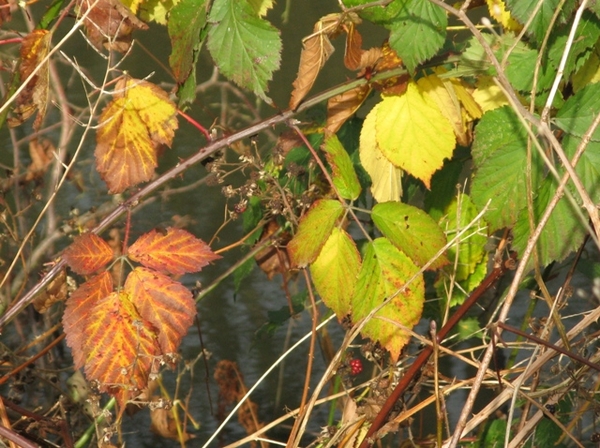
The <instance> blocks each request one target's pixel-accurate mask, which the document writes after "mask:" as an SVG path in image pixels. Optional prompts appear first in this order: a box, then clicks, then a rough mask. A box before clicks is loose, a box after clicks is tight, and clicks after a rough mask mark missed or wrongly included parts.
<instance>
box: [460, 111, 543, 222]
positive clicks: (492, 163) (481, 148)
mask: <svg viewBox="0 0 600 448" xmlns="http://www.w3.org/2000/svg"><path fill="white" fill-rule="evenodd" d="M472 154H473V163H474V165H475V175H474V177H473V183H472V185H471V199H472V200H473V202H474V203H475V205H477V207H478V208H479V210H482V209H483V208H484V207H485V205H486V204H487V203H488V201H490V200H491V204H490V206H489V208H488V211H487V212H486V214H485V216H484V217H485V220H486V221H487V222H488V224H489V225H490V231H491V232H493V231H495V230H498V229H501V228H503V227H507V226H512V225H513V224H514V223H515V221H516V220H517V217H518V215H519V212H520V211H521V210H522V209H524V208H525V207H526V205H527V176H528V174H527V132H526V131H525V129H524V128H523V126H522V125H521V123H520V122H519V119H518V118H517V116H516V115H515V113H514V112H513V110H512V109H511V108H510V107H508V106H504V107H502V108H500V109H495V110H492V111H490V112H486V113H485V114H484V115H483V117H482V118H481V121H480V122H479V124H478V125H477V127H476V128H475V139H474V141H473V147H472ZM540 175H541V173H540V168H539V163H538V156H537V154H536V153H535V152H534V153H533V154H532V160H531V176H532V185H536V182H537V179H539V178H540V177H539V176H540Z"/></svg>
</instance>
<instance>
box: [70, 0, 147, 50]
mask: <svg viewBox="0 0 600 448" xmlns="http://www.w3.org/2000/svg"><path fill="white" fill-rule="evenodd" d="M93 4H94V1H93V0H78V2H77V7H78V12H79V14H80V15H83V14H85V13H86V12H87V11H88V9H89V8H90V6H92V5H93ZM83 25H84V26H85V28H86V32H87V36H88V39H89V40H90V42H91V43H92V44H93V45H94V46H95V47H96V48H97V49H99V50H100V49H101V48H102V46H104V47H106V48H107V49H109V50H116V51H120V52H121V53H125V52H126V51H127V50H129V47H130V46H131V42H132V37H131V33H132V32H133V31H134V30H145V29H148V25H146V24H145V23H144V22H142V21H141V20H140V19H138V18H137V17H136V16H135V15H134V14H133V13H132V12H131V11H130V10H129V9H128V8H127V7H126V6H125V5H123V4H122V3H121V2H120V1H119V0H99V1H98V2H97V3H96V4H95V5H94V7H93V9H92V10H91V11H90V13H89V14H88V16H87V17H86V18H85V20H84V21H83Z"/></svg>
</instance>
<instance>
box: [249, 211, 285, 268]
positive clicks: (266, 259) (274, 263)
mask: <svg viewBox="0 0 600 448" xmlns="http://www.w3.org/2000/svg"><path fill="white" fill-rule="evenodd" d="M279 229H280V226H279V224H278V223H277V221H275V220H271V221H269V222H268V223H267V225H266V226H265V227H264V229H263V232H262V235H261V236H260V241H264V240H265V239H267V238H270V237H271V236H273V235H274V234H275V233H276V232H278V231H279ZM289 240H290V235H289V234H287V233H285V234H283V235H282V236H281V237H280V244H282V245H285V244H286V243H287V242H288V241H289ZM254 259H255V260H256V263H257V264H258V267H259V268H260V269H261V270H262V271H263V272H264V273H265V274H267V278H268V279H269V280H272V279H273V277H275V276H276V275H277V274H281V275H283V277H284V279H286V278H287V277H286V275H288V273H289V270H290V258H289V256H288V254H287V251H286V250H285V249H282V248H280V247H277V246H276V245H269V246H267V247H265V248H264V249H263V250H261V251H260V252H258V253H257V254H256V255H255V256H254Z"/></svg>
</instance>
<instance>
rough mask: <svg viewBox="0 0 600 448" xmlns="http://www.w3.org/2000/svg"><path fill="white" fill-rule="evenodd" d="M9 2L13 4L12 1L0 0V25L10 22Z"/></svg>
mask: <svg viewBox="0 0 600 448" xmlns="http://www.w3.org/2000/svg"><path fill="white" fill-rule="evenodd" d="M11 3H12V4H13V5H14V3H15V2H14V1H11V2H9V1H8V0H0V25H2V24H3V23H6V22H10V19H11V14H10V8H11Z"/></svg>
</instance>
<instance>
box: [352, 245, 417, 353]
mask: <svg viewBox="0 0 600 448" xmlns="http://www.w3.org/2000/svg"><path fill="white" fill-rule="evenodd" d="M418 271H419V268H418V267H417V266H415V264H414V263H413V262H412V261H411V260H410V258H408V257H407V256H406V255H405V254H404V253H403V252H402V251H400V250H399V249H398V248H396V247H395V246H394V245H393V244H392V243H391V242H390V241H389V240H388V239H387V238H377V239H376V240H374V241H373V242H371V243H369V244H368V245H367V248H366V251H365V256H364V259H363V264H362V267H361V270H360V274H359V276H358V281H357V283H356V287H355V290H354V296H353V297H352V321H353V322H358V321H359V320H361V319H363V318H365V317H367V316H368V315H369V314H370V313H371V311H372V310H373V309H374V308H376V307H378V306H379V305H381V303H382V302H383V300H385V299H386V298H389V297H392V296H394V298H393V299H391V301H390V302H389V303H388V304H386V305H385V306H384V307H382V308H381V310H380V311H378V312H377V313H375V315H374V316H373V317H372V318H371V319H370V320H369V321H368V322H367V323H366V324H365V326H364V327H363V330H362V334H363V336H366V337H369V338H371V339H373V340H375V341H378V342H379V343H380V344H381V345H382V346H383V347H385V348H386V349H387V350H388V351H389V352H390V354H391V357H392V359H393V360H396V359H398V357H399V356H400V351H401V350H402V348H403V347H404V346H405V345H406V343H407V342H408V341H409V340H410V333H409V332H408V331H406V330H404V329H402V327H401V326H403V327H406V328H408V329H412V328H413V327H414V326H415V325H416V324H417V323H418V322H419V319H420V318H421V314H422V313H423V303H424V302H425V286H424V282H423V275H422V274H421V275H417V276H416V278H415V279H414V280H413V281H412V282H411V284H410V285H409V286H408V287H407V288H406V289H405V290H404V291H403V292H401V293H399V294H397V295H395V294H396V293H397V292H398V291H399V290H400V289H401V288H402V287H403V286H405V285H406V282H407V281H408V280H409V279H411V278H413V277H414V276H415V275H416V274H417V272H418Z"/></svg>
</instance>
